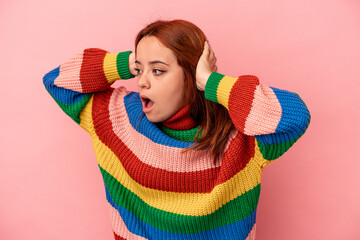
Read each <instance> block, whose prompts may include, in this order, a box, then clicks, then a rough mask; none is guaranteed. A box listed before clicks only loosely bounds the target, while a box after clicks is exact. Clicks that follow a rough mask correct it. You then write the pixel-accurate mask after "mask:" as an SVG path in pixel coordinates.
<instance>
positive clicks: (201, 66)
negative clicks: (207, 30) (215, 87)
mask: <svg viewBox="0 0 360 240" xmlns="http://www.w3.org/2000/svg"><path fill="white" fill-rule="evenodd" d="M216 71H217V66H216V57H215V53H214V51H213V50H212V48H211V47H210V44H209V43H208V42H207V41H205V45H204V51H203V53H202V54H201V56H200V59H199V62H198V64H197V67H196V87H197V88H198V89H199V90H200V91H205V86H206V83H207V80H208V79H209V77H210V75H211V73H212V72H216Z"/></svg>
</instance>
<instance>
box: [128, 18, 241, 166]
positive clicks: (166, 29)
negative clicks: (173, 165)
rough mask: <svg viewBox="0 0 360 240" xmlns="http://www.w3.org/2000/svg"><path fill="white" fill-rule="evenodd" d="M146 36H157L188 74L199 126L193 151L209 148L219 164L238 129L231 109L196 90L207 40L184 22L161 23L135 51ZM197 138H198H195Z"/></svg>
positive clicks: (142, 34) (187, 94)
mask: <svg viewBox="0 0 360 240" xmlns="http://www.w3.org/2000/svg"><path fill="white" fill-rule="evenodd" d="M145 36H155V37H156V38H157V39H158V40H159V41H160V42H161V43H162V44H164V46H166V47H167V48H169V49H170V50H172V52H173V53H174V54H175V56H176V58H177V61H178V64H179V65H180V66H181V68H182V69H183V71H184V74H185V82H184V87H185V96H184V97H185V100H186V102H187V103H188V104H189V105H190V109H191V112H190V114H191V116H192V117H193V119H194V120H195V122H196V123H198V124H199V131H198V133H197V136H198V135H199V134H201V138H200V139H198V140H196V141H195V144H194V145H192V146H191V148H188V149H186V150H185V151H188V150H190V149H196V150H200V149H204V148H208V149H209V150H210V151H211V153H212V155H213V156H214V161H216V160H217V159H218V158H219V157H220V155H221V154H222V153H223V152H224V150H225V147H226V143H227V140H228V138H229V135H230V133H231V131H232V130H233V129H234V128H235V127H234V124H233V123H232V121H231V118H230V116H229V112H228V110H227V109H226V108H225V107H223V106H222V105H220V104H218V103H215V102H212V101H209V100H207V99H206V98H205V95H204V92H203V91H199V90H198V89H197V87H196V79H195V74H196V66H197V63H198V61H199V58H200V56H201V54H202V52H203V49H204V42H205V41H206V40H207V39H206V36H205V34H204V33H203V32H202V31H201V30H200V28H198V27H197V26H196V25H195V24H193V23H191V22H188V21H185V20H172V21H164V20H158V21H156V22H153V23H151V24H149V25H148V26H146V27H145V28H144V29H142V30H141V31H140V32H139V33H138V35H137V37H136V39H135V49H136V47H137V45H138V43H139V42H140V40H141V39H142V38H143V37H145ZM195 139H197V137H196V138H195Z"/></svg>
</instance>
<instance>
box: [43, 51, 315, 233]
mask: <svg viewBox="0 0 360 240" xmlns="http://www.w3.org/2000/svg"><path fill="white" fill-rule="evenodd" d="M129 54H130V51H127V52H120V53H117V54H113V53H109V52H107V51H105V50H102V49H97V48H89V49H85V50H84V51H82V52H81V53H79V54H77V55H75V56H74V57H72V58H70V59H69V60H68V61H66V62H65V63H64V64H62V65H60V66H59V67H57V68H55V69H54V70H52V71H50V72H49V73H47V74H46V75H45V76H44V78H43V82H44V85H45V87H46V89H47V91H48V92H49V93H50V95H51V96H52V97H53V98H54V99H55V101H56V102H57V104H58V105H59V106H60V107H61V109H62V110H63V111H64V112H65V113H66V114H67V115H69V116H70V117H71V118H72V119H73V120H74V121H75V122H76V123H77V124H79V125H80V126H81V127H82V128H83V129H84V130H86V131H87V132H88V133H89V135H90V137H91V139H92V143H93V146H94V149H95V154H96V159H97V162H98V166H99V168H100V171H101V174H102V177H103V180H104V183H105V191H106V198H107V203H108V206H109V209H110V214H111V217H112V227H113V232H114V236H115V239H175V240H176V239H254V238H255V228H256V209H257V205H258V200H259V195H260V182H261V173H262V171H263V169H264V167H265V166H266V165H268V164H269V163H271V162H272V161H273V160H275V159H277V158H278V157H280V156H281V155H282V154H283V153H284V152H286V151H287V150H288V149H289V148H290V147H291V146H292V145H293V144H294V142H296V141H297V140H298V139H299V138H300V136H302V135H303V134H304V132H305V130H306V129H307V127H308V125H309V122H310V114H309V111H308V109H307V107H306V105H305V104H304V102H303V101H302V100H301V98H300V97H299V96H298V95H297V94H296V93H293V92H289V91H286V90H280V89H277V88H273V87H268V86H265V85H263V84H260V83H259V80H258V78H257V77H255V76H252V75H242V76H239V77H237V78H235V77H230V76H226V75H222V74H220V73H217V72H213V73H212V74H211V75H210V77H209V79H208V82H207V84H206V87H205V97H206V98H207V99H208V100H210V101H214V102H217V103H219V104H221V105H223V106H224V107H226V108H227V109H228V111H229V114H230V117H231V119H232V121H233V123H234V126H235V128H236V129H235V130H234V131H233V132H231V134H230V137H229V139H228V142H227V145H226V149H225V151H224V153H223V154H222V156H221V157H220V159H219V161H217V162H216V163H214V161H213V159H212V157H211V155H210V153H209V152H208V151H207V150H206V149H203V150H190V151H187V152H185V153H183V152H182V150H183V149H184V148H187V147H189V146H191V145H192V144H193V142H192V141H193V139H194V136H195V134H196V132H197V130H198V128H197V126H195V125H194V123H193V122H192V121H191V119H189V118H188V116H187V115H186V112H187V111H188V109H186V107H184V108H183V109H181V110H180V111H179V113H177V116H174V119H169V120H168V121H166V122H164V124H162V125H161V127H159V124H155V123H152V122H150V121H149V120H148V119H147V118H146V116H144V114H143V111H142V102H141V100H140V98H139V94H138V93H137V92H129V91H127V90H126V89H125V88H124V87H120V88H112V87H111V84H112V83H113V82H114V81H116V80H120V79H129V78H132V77H134V76H132V75H131V74H130V72H129V66H128V58H129ZM179 116H180V117H179ZM179 119H180V120H179ZM189 126H191V129H188V128H189Z"/></svg>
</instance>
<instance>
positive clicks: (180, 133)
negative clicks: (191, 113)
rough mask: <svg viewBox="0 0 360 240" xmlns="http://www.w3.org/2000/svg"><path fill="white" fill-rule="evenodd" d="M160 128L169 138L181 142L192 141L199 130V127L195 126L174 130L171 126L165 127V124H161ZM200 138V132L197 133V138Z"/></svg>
mask: <svg viewBox="0 0 360 240" xmlns="http://www.w3.org/2000/svg"><path fill="white" fill-rule="evenodd" d="M161 130H162V131H163V132H164V133H165V134H166V135H168V136H169V137H171V138H174V139H177V140H180V141H183V142H193V141H194V139H195V136H196V134H197V132H198V131H199V127H195V128H192V129H189V130H174V129H171V128H167V127H165V126H163V125H162V126H161ZM200 138H201V133H199V135H198V137H197V139H200Z"/></svg>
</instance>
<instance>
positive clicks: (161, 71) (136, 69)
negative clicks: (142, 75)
mask: <svg viewBox="0 0 360 240" xmlns="http://www.w3.org/2000/svg"><path fill="white" fill-rule="evenodd" d="M135 71H137V72H138V75H139V71H140V69H138V68H135ZM153 71H158V72H160V73H159V74H155V75H160V74H162V73H164V72H166V71H163V70H160V69H153Z"/></svg>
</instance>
